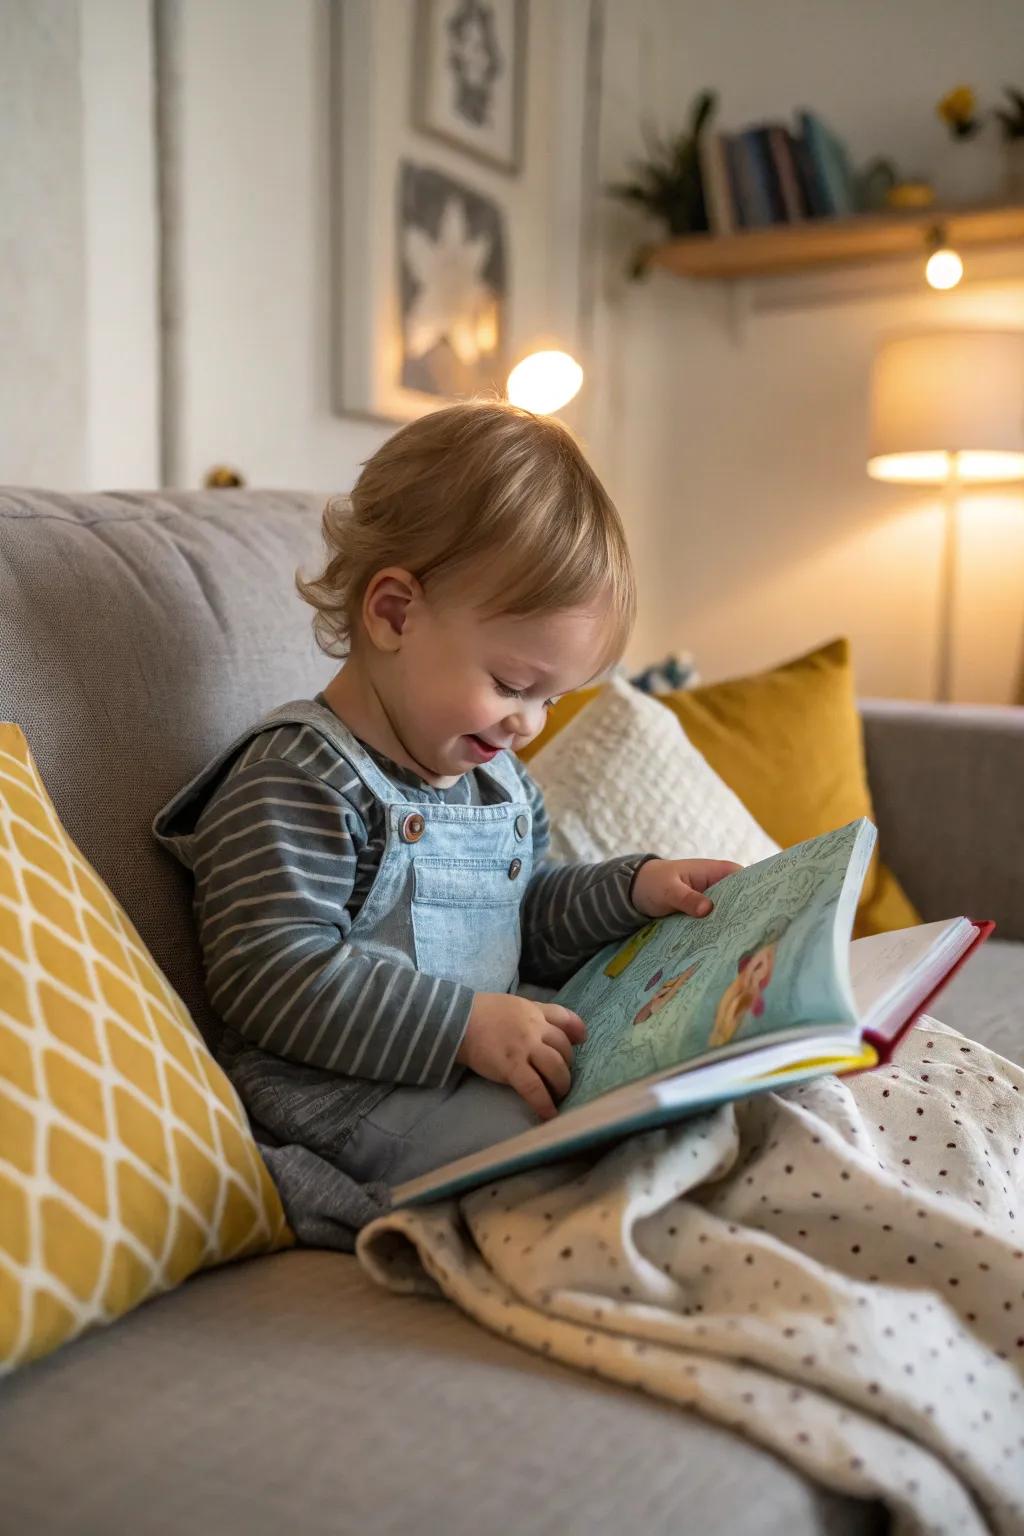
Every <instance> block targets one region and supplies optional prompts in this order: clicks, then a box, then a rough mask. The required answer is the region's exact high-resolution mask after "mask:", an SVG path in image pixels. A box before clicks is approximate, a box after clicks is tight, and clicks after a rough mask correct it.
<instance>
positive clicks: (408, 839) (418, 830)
mask: <svg viewBox="0 0 1024 1536" xmlns="http://www.w3.org/2000/svg"><path fill="white" fill-rule="evenodd" d="M426 830H427V824H426V822H425V821H424V820H423V817H422V816H420V815H418V814H417V813H416V812H415V811H414V812H413V814H412V815H411V816H407V817H406V818H405V820H404V821H403V822H402V841H403V843H418V842H419V840H420V838H421V837H422V836H423V834H424V832H425V831H426Z"/></svg>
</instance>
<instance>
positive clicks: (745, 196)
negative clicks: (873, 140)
mask: <svg viewBox="0 0 1024 1536" xmlns="http://www.w3.org/2000/svg"><path fill="white" fill-rule="evenodd" d="M799 124H800V130H799V132H797V133H794V132H792V131H791V130H790V129H789V128H788V127H787V126H786V125H785V124H784V123H765V124H762V125H755V126H752V127H750V128H745V129H743V130H742V131H741V132H739V133H733V134H726V133H706V134H704V135H703V136H702V138H701V143H700V176H701V187H702V190H703V194H704V202H705V207H706V209H707V214H708V227H709V229H710V231H711V233H712V234H713V235H730V234H733V233H735V231H736V230H737V229H764V228H767V227H769V226H771V225H775V224H795V223H799V222H800V221H802V220H804V219H815V218H837V217H845V216H848V215H850V214H852V213H854V212H855V211H856V193H855V186H854V177H853V174H852V171H851V167H850V162H849V158H848V156H847V153H846V150H845V148H844V146H843V144H842V142H841V141H840V140H839V138H837V136H836V135H835V134H834V133H833V132H832V130H831V129H830V128H829V127H828V125H827V124H826V123H825V122H824V121H823V120H822V119H821V118H820V117H818V116H817V114H816V113H813V112H801V113H800V114H799Z"/></svg>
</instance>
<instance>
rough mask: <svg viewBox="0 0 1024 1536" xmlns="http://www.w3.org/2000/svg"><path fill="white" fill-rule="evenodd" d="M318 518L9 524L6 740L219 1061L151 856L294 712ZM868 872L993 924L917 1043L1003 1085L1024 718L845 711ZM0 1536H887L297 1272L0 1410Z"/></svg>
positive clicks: (628, 1415) (756, 1458)
mask: <svg viewBox="0 0 1024 1536" xmlns="http://www.w3.org/2000/svg"><path fill="white" fill-rule="evenodd" d="M319 511H320V502H319V499H318V498H317V497H314V496H310V495H304V494H298V493H291V492H272V491H266V492H251V491H243V490H219V491H207V492H195V493H171V492H162V493H154V494H128V493H124V494H122V493H118V494H104V495H90V496H68V495H59V494H48V493H43V492H38V491H31V492H30V491H24V492H22V491H7V492H0V718H3V719H9V720H14V721H16V722H18V723H19V724H20V725H21V726H22V727H23V729H24V731H25V732H26V735H27V736H28V739H29V743H30V745H31V747H32V749H33V752H34V754H35V757H36V761H37V763H38V765H39V768H40V770H41V772H42V775H43V778H44V780H45V782H46V784H47V787H48V789H49V791H50V793H51V795H52V797H53V799H54V801H55V804H56V807H57V810H58V812H59V813H60V815H61V817H62V819H63V821H64V824H65V826H66V827H67V829H68V831H69V832H70V834H71V836H72V837H73V838H74V839H75V841H76V842H77V843H78V845H79V847H80V848H81V849H82V851H83V853H84V854H85V855H86V857H87V858H88V859H89V860H90V861H91V862H92V863H93V865H94V867H95V868H96V869H97V870H98V872H99V873H100V874H101V875H102V877H103V878H104V880H106V882H107V883H108V884H109V886H110V887H111V888H112V890H113V891H114V893H115V895H116V896H118V897H119V899H120V900H121V901H122V902H123V903H124V905H125V907H126V908H127V910H128V912H129V914H130V915H131V917H132V919H133V921H134V922H135V924H136V926H137V927H138V929H139V931H140V933H141V935H142V937H143V938H144V939H145V941H146V942H147V944H148V945H149V946H150V948H151V950H152V952H153V954H154V956H155V957H156V959H157V961H158V962H159V964H160V965H161V966H162V967H163V969H164V971H165V972H166V974H167V975H168V977H169V978H170V979H171V981H172V983H173V984H174V986H175V987H176V988H177V990H178V991H179V993H180V995H181V996H182V998H183V999H184V1000H185V1002H186V1003H187V1005H188V1006H189V1008H190V1009H191V1011H192V1015H193V1017H194V1019H195V1020H196V1022H197V1023H198V1025H199V1026H200V1028H201V1029H202V1030H203V1032H204V1034H205V1035H206V1038H207V1039H208V1040H209V1041H210V1042H211V1043H213V1042H214V1041H215V1037H216V1031H217V1022H216V1019H215V1018H214V1017H213V1016H212V1014H211V1012H210V1010H209V1008H208V1007H207V1004H206V1001H205V998H204V993H203V986H202V976H201V968H200V963H199V956H198V953H197V948H196V944H195V941H194V938H193V934H192V928H191V920H190V893H189V888H188V882H187V879H186V877H185V875H184V873H183V872H182V871H180V870H179V869H178V868H177V866H175V865H173V863H172V862H171V861H170V860H169V859H168V858H167V857H166V856H165V855H164V854H163V853H162V852H161V850H160V849H159V848H158V847H157V846H156V844H155V843H154V841H153V840H152V837H151V834H150V824H151V821H152V817H153V814H154V812H155V811H156V809H157V808H158V807H159V806H160V805H162V804H163V803H164V802H165V801H166V800H167V799H168V798H169V796H170V795H171V793H172V792H173V791H174V790H176V789H177V788H178V787H179V786H180V785H181V784H183V783H184V782H185V781H186V780H187V779H188V778H189V777H190V776H191V775H192V774H193V773H194V771H195V770H196V769H197V768H198V767H199V766H200V765H201V764H202V763H203V762H204V761H206V760H207V759H208V758H209V757H210V756H211V755H212V753H213V752H214V751H215V750H216V749H217V748H218V747H220V746H221V745H222V744H223V743H225V742H226V741H227V740H229V739H230V738H231V737H233V736H234V735H235V734H237V733H238V732H239V731H240V730H241V729H242V728H243V727H244V726H245V725H246V724H247V723H248V722H249V721H250V720H252V719H253V718H255V717H257V716H259V715H260V714H261V713H262V712H263V711H264V710H266V709H268V708H269V707H271V706H272V705H274V704H276V703H279V702H282V701H284V700H285V699H288V698H292V697H297V696H302V695H307V696H308V695H309V694H311V693H313V692H315V691H316V689H317V688H319V687H321V686H322V685H323V683H324V682H325V681H326V679H327V678H328V677H329V675H330V673H331V670H332V665H333V664H332V663H331V662H329V661H328V660H326V659H325V658H323V657H322V656H319V655H318V653H317V652H316V651H315V649H314V646H313V643H312V638H311V630H310V624H309V616H308V611H307V610H306V609H305V607H304V605H303V604H302V603H301V602H300V601H299V600H298V598H297V597H296V594H295V589H294V581H293V574H294V571H295V569H296V567H297V566H302V567H304V568H306V569H308V568H310V567H311V566H312V565H314V564H315V562H316V560H317V556H318V550H319ZM862 717H863V723H864V731H865V743H866V751H867V761H868V771H869V778H870V782H871V785H872V790H873V794H874V800H875V807H876V814H877V820H878V823H879V829H880V838H881V846H882V848H883V850H884V853H885V857H886V859H887V861H888V863H889V864H890V866H891V867H892V868H894V869H895V871H896V873H897V874H898V875H899V877H900V878H901V880H902V882H903V884H904V886H905V888H906V890H907V892H908V894H909V895H910V896H911V898H912V899H913V900H914V901H915V903H916V904H917V905H918V907H919V909H920V910H921V912H922V913H923V914H924V916H925V917H926V918H928V917H939V916H945V915H949V914H951V913H954V912H967V913H969V914H970V915H972V916H992V917H994V918H996V920H997V922H998V923H999V932H1000V935H1001V938H1000V940H999V941H992V942H990V944H989V945H987V946H986V948H985V950H983V951H982V952H981V954H980V955H979V957H978V958H977V959H976V960H975V961H974V962H972V964H971V965H970V966H969V967H967V968H966V969H965V970H964V971H963V972H962V973H961V975H960V976H959V977H958V978H957V979H956V980H955V981H954V983H953V984H952V986H951V988H950V990H949V991H948V993H947V994H946V995H945V997H944V998H943V999H942V1002H941V1004H940V1005H939V1006H938V1007H937V1009H936V1012H937V1014H938V1016H939V1017H941V1018H943V1019H944V1020H945V1021H946V1022H948V1023H950V1024H953V1025H955V1026H956V1027H957V1028H960V1029H963V1030H964V1031H965V1032H966V1033H968V1034H971V1035H974V1036H975V1037H977V1038H981V1039H984V1040H985V1041H986V1043H988V1044H991V1045H993V1046H994V1047H995V1048H996V1049H998V1050H1000V1051H1001V1052H1002V1053H1003V1054H1005V1055H1008V1056H1012V1057H1013V1058H1014V1059H1017V1060H1020V1059H1021V1048H1022V1044H1024V1042H1022V1041H1021V1039H1020V1038H1019V1037H1015V1034H1014V1024H1013V1008H1012V1006H1011V1005H1012V1004H1014V1003H1015V1001H1016V999H1017V998H1018V997H1019V995H1020V993H1021V991H1022V988H1024V943H1022V942H1021V941H1024V818H1022V816H1021V811H1020V805H1021V790H1022V787H1024V710H1011V709H1005V710H1004V709H996V708H981V707H978V708H953V707H947V708H940V707H934V706H930V705H908V704H901V703H891V702H875V703H865V704H864V705H863V708H862ZM0 1482H2V1487H3V1498H2V1502H0V1510H2V1516H0V1528H2V1530H4V1531H10V1532H12V1533H14V1532H17V1533H22V1532H26V1533H27V1532H32V1533H34V1536H50V1533H68V1536H70V1533H74V1536H112V1533H114V1532H121V1531H124V1532H129V1531H130V1532H132V1533H133V1536H172V1533H173V1536H178V1533H182V1532H186V1531H187V1532H190V1533H200V1532H205V1531H214V1530H216V1531H217V1532H219V1533H224V1536H233V1533H238V1536H241V1533H243V1532H244V1533H246V1536H263V1533H267V1536H269V1533H271V1532H274V1533H277V1532H279V1531H281V1530H288V1531H299V1532H303V1533H319V1532H324V1533H327V1532H342V1531H357V1530H358V1531H361V1532H368V1533H372V1536H385V1533H391V1532H396V1533H397V1532H403V1531H406V1530H419V1531H428V1532H430V1531H438V1532H445V1533H447V1536H460V1533H467V1536H468V1533H470V1532H473V1533H476V1532H479V1531H480V1530H499V1531H510V1532H512V1531H514V1532H519V1531H522V1532H531V1533H532V1532H545V1533H546V1532H552V1533H554V1532H559V1533H573V1532H580V1533H582V1532H584V1531H586V1532H588V1533H592V1532H606V1531H607V1532H618V1531H622V1530H625V1529H627V1528H630V1527H632V1528H635V1529H638V1530H642V1531H644V1532H650V1533H661V1532H665V1533H668V1532H670V1531H671V1532H675V1531H676V1530H678V1529H679V1528H680V1525H681V1524H683V1523H685V1525H686V1527H688V1528H692V1529H707V1530H716V1531H724V1532H730V1533H736V1536H743V1533H748V1532H749V1533H751V1536H753V1533H754V1532H757V1533H759V1536H765V1533H772V1532H779V1533H782V1532H786V1533H787V1536H805V1533H807V1536H810V1533H812V1532H813V1533H819V1532H824V1531H828V1532H843V1533H854V1532H857V1533H860V1532H866V1531H874V1530H881V1529H883V1528H884V1526H885V1516H884V1513H883V1511H882V1510H881V1508H880V1506H876V1505H872V1504H868V1503H864V1502H859V1501H855V1500H852V1499H849V1498H845V1497H841V1496H839V1495H837V1494H833V1493H830V1492H826V1491H824V1490H821V1489H819V1488H816V1487H814V1486H812V1485H811V1484H809V1483H808V1482H807V1481H805V1480H804V1479H803V1478H802V1477H800V1476H799V1475H798V1474H797V1473H796V1472H795V1471H793V1470H792V1469H791V1468H790V1467H788V1466H787V1465H785V1464H784V1463H782V1462H780V1461H777V1460H775V1459H774V1458H772V1457H771V1456H769V1455H767V1454H766V1453H764V1452H763V1451H761V1450H759V1449H757V1448H756V1447H754V1446H752V1445H750V1444H749V1443H747V1442H745V1441H743V1440H741V1439H739V1438H738V1437H737V1436H736V1435H734V1434H732V1433H731V1432H729V1431H727V1430H725V1429H722V1428H719V1427H717V1426H715V1425H713V1424H710V1423H707V1422H704V1421H702V1420H700V1419H698V1418H696V1417H694V1416H690V1415H686V1414H684V1413H682V1412H680V1411H679V1410H677V1409H675V1408H672V1407H669V1406H667V1405H664V1404H662V1403H658V1402H655V1401H652V1400H650V1399H647V1398H644V1397H641V1396H640V1395H639V1394H634V1393H631V1392H629V1391H627V1390H624V1389H618V1388H615V1387H612V1386H609V1385H606V1384H603V1383H602V1382H600V1381H598V1380H596V1379H594V1378H590V1377H583V1376H579V1375H576V1374H574V1373H572V1372H571V1371H569V1370H567V1369H564V1368H562V1367H561V1366H558V1365H556V1364H553V1363H552V1362H550V1361H547V1360H545V1359H542V1358H538V1357H535V1356H533V1355H531V1354H529V1353H527V1352H525V1351H524V1350H521V1349H519V1348H517V1347H516V1346H514V1345H512V1344H510V1343H507V1342H506V1341H504V1340H502V1339H499V1338H497V1337H495V1336H492V1335H491V1334H489V1333H487V1332H485V1331H484V1330H483V1329H481V1328H479V1327H477V1326H476V1325H475V1324H473V1323H472V1322H470V1321H469V1319H468V1318H467V1317H465V1316H464V1315H462V1314H461V1313H460V1312H458V1311H456V1310H455V1308H454V1307H452V1306H449V1305H447V1304H446V1303H443V1302H439V1301H429V1300H426V1299H422V1298H414V1297H400V1296H396V1295H393V1294H390V1293H385V1292H382V1291H379V1290H377V1289H376V1288H375V1287H374V1286H373V1285H372V1284H371V1283H370V1282H369V1281H368V1280H367V1279H366V1277H365V1276H364V1275H363V1273H362V1271H361V1270H360V1268H359V1266H358V1264H357V1261H356V1260H355V1259H354V1258H352V1257H349V1256H346V1255H342V1254H338V1253H327V1252H317V1251H310V1250H301V1249H295V1250H292V1251H288V1252H284V1253H279V1254H276V1255H274V1256H271V1257H263V1258H259V1259H253V1260H248V1261H245V1262H242V1263H236V1264H233V1265H229V1266H226V1267H223V1268H220V1269H216V1270H211V1271H207V1272H205V1273H203V1274H201V1275H199V1276H197V1277H195V1278H193V1279H191V1280H189V1281H188V1282H187V1283H186V1284H185V1285H183V1286H181V1287H180V1288H179V1289H178V1290H176V1291H173V1292H171V1293H170V1294H167V1295H164V1296H162V1297H160V1298H158V1299H156V1300H154V1301H151V1302H148V1303H146V1304H145V1305H143V1306H141V1307H139V1308H138V1309H137V1310H136V1311H135V1312H133V1313H131V1314H130V1315H129V1316H127V1317H125V1318H123V1319H122V1320H121V1321H120V1322H118V1323H117V1324H116V1325H114V1326H113V1327H111V1328H109V1329H105V1330H102V1331H94V1332H93V1333H91V1334H88V1335H86V1336H84V1337H82V1338H80V1339H78V1340H77V1341H75V1342H74V1343H72V1344H70V1345H68V1346H66V1347H64V1348H63V1349H61V1350H59V1351H58V1352H57V1353H55V1354H53V1355H51V1356H49V1357H48V1358H45V1359H43V1360H41V1361H38V1362H37V1363H35V1364H33V1365H31V1366H28V1367H25V1368H23V1369H22V1370H21V1371H19V1372H17V1373H16V1374H15V1375H13V1376H12V1377H10V1378H9V1379H8V1380H6V1381H5V1382H4V1383H3V1386H2V1390H0Z"/></svg>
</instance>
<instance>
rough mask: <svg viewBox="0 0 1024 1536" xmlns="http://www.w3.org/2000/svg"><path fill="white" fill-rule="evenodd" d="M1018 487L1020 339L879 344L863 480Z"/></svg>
mask: <svg viewBox="0 0 1024 1536" xmlns="http://www.w3.org/2000/svg"><path fill="white" fill-rule="evenodd" d="M951 455H955V466H956V472H957V475H958V477H959V479H961V480H974V481H995V480H1022V479H1024V331H940V332H936V333H934V334H925V335H908V336H898V337H893V338H891V339H890V340H888V341H885V342H883V344H882V346H881V347H880V348H879V351H878V353H877V354H876V357H875V364H874V369H873V371H872V376H871V447H870V457H869V459H868V474H869V475H871V476H872V477H873V478H874V479H876V480H902V481H907V482H910V483H912V484H918V485H939V484H942V483H943V482H944V481H945V480H947V479H948V478H949V475H950V469H951V465H952V463H953V462H954V461H953V460H951V457H950V456H951Z"/></svg>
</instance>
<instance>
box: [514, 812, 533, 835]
mask: <svg viewBox="0 0 1024 1536" xmlns="http://www.w3.org/2000/svg"><path fill="white" fill-rule="evenodd" d="M529 830H530V821H529V817H527V816H517V817H516V837H525V836H526V834H527V832H529Z"/></svg>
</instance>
